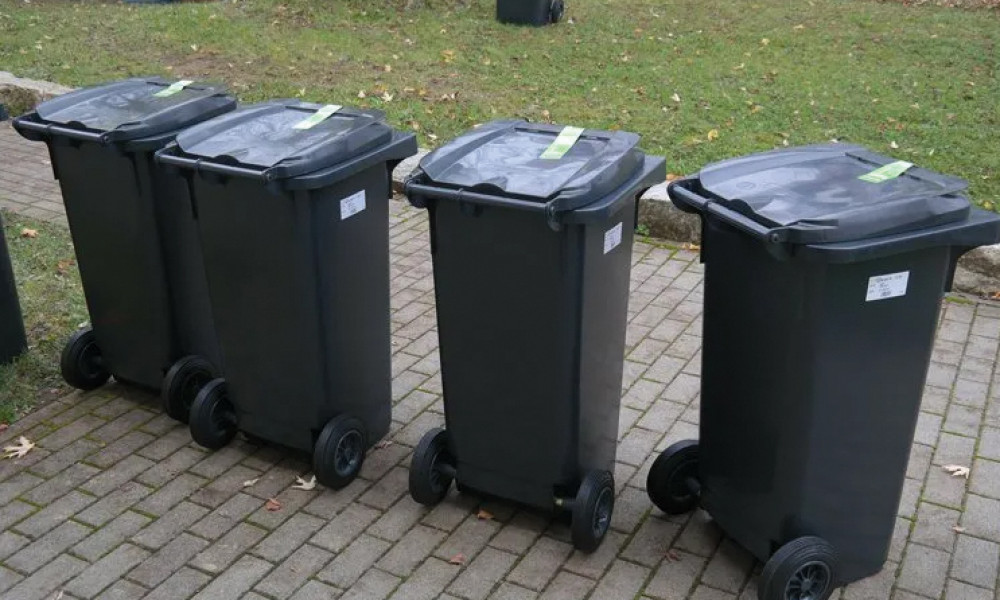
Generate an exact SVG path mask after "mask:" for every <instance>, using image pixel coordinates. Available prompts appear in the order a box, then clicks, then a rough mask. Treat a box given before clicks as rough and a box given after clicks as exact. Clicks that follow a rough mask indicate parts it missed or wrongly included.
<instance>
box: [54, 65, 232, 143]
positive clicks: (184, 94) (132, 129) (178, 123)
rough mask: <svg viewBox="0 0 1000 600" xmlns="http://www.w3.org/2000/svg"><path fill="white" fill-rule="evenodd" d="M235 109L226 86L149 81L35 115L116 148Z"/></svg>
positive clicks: (69, 100)
mask: <svg viewBox="0 0 1000 600" xmlns="http://www.w3.org/2000/svg"><path fill="white" fill-rule="evenodd" d="M235 105H236V100H235V99H234V98H233V97H232V96H229V95H227V94H226V88H225V87H224V86H219V85H212V84H205V83H197V82H193V81H173V80H168V79H163V78H161V77H151V78H134V79H125V80H123V81H117V82H115V83H109V84H106V85H100V86H95V87H88V88H83V89H79V90H75V91H72V92H69V93H67V94H63V95H62V96H57V97H55V98H52V99H51V100H46V101H45V102H42V103H41V104H39V105H38V107H37V108H36V109H35V111H36V112H37V113H38V116H39V117H40V118H41V119H42V120H44V121H48V122H49V123H56V124H59V125H65V126H67V127H76V128H85V129H89V130H93V131H99V132H104V133H106V134H107V136H106V138H107V140H108V141H116V142H120V141H127V140H135V139H139V138H143V137H150V136H154V135H159V134H163V133H167V132H170V131H176V130H179V129H183V128H185V127H188V126H189V125H191V124H193V123H197V122H199V121H203V120H205V119H207V118H210V117H213V116H215V115H217V114H219V113H221V112H225V111H227V110H230V109H232V108H233V107H234V106H235Z"/></svg>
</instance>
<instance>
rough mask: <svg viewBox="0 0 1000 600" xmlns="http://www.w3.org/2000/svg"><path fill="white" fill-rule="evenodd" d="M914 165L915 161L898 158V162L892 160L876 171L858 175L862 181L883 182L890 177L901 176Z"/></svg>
mask: <svg viewBox="0 0 1000 600" xmlns="http://www.w3.org/2000/svg"><path fill="white" fill-rule="evenodd" d="M912 166H913V163H909V162H906V161H905V160H897V161H896V162H891V163H889V164H887V165H884V166H881V167H879V168H877V169H875V170H874V171H871V172H869V173H865V174H864V175H862V176H860V177H858V179H860V180H861V181H867V182H868V183H882V182H883V181H889V180H890V179H895V178H897V177H899V176H900V175H902V174H903V173H905V172H906V170H907V169H909V168H910V167H912Z"/></svg>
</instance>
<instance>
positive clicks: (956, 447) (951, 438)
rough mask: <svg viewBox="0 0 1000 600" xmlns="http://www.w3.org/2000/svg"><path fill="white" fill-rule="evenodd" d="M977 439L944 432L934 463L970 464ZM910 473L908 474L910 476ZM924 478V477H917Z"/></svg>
mask: <svg viewBox="0 0 1000 600" xmlns="http://www.w3.org/2000/svg"><path fill="white" fill-rule="evenodd" d="M975 448H976V440H975V439H974V438H970V437H965V436H960V435H955V434H953V433H942V434H941V438H940V440H939V441H938V445H937V449H936V450H935V451H934V461H933V462H934V464H935V465H937V466H941V465H970V464H972V455H973V453H974V452H975ZM909 476H910V475H907V477H909ZM915 478H916V479H923V477H915Z"/></svg>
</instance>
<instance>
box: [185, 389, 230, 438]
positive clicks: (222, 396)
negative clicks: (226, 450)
mask: <svg viewBox="0 0 1000 600" xmlns="http://www.w3.org/2000/svg"><path fill="white" fill-rule="evenodd" d="M188 425H189V427H190V428H191V437H192V438H193V439H194V441H196V442H198V444H200V445H201V446H204V447H205V448H208V449H209V450H218V449H219V448H222V447H223V446H225V445H226V444H228V443H229V442H231V441H232V439H233V437H234V436H235V435H236V429H237V428H236V410H235V409H234V408H233V404H232V403H231V402H230V401H229V394H228V392H227V390H226V380H225V379H213V380H212V381H209V382H208V384H207V385H206V386H205V387H203V388H201V391H200V392H198V395H197V396H196V397H195V399H194V402H192V403H191V414H190V415H189V416H188Z"/></svg>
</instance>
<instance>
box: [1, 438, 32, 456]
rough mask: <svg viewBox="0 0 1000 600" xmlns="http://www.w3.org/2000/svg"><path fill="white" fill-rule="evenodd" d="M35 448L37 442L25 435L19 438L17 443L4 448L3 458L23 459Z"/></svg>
mask: <svg viewBox="0 0 1000 600" xmlns="http://www.w3.org/2000/svg"><path fill="white" fill-rule="evenodd" d="M34 447H35V442H33V441H31V440H29V439H28V438H26V437H24V436H23V435H22V436H21V437H19V438H17V443H16V444H13V445H10V446H4V448H3V457H4V458H22V457H23V456H24V455H25V454H27V453H29V452H31V450H32V448H34Z"/></svg>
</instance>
